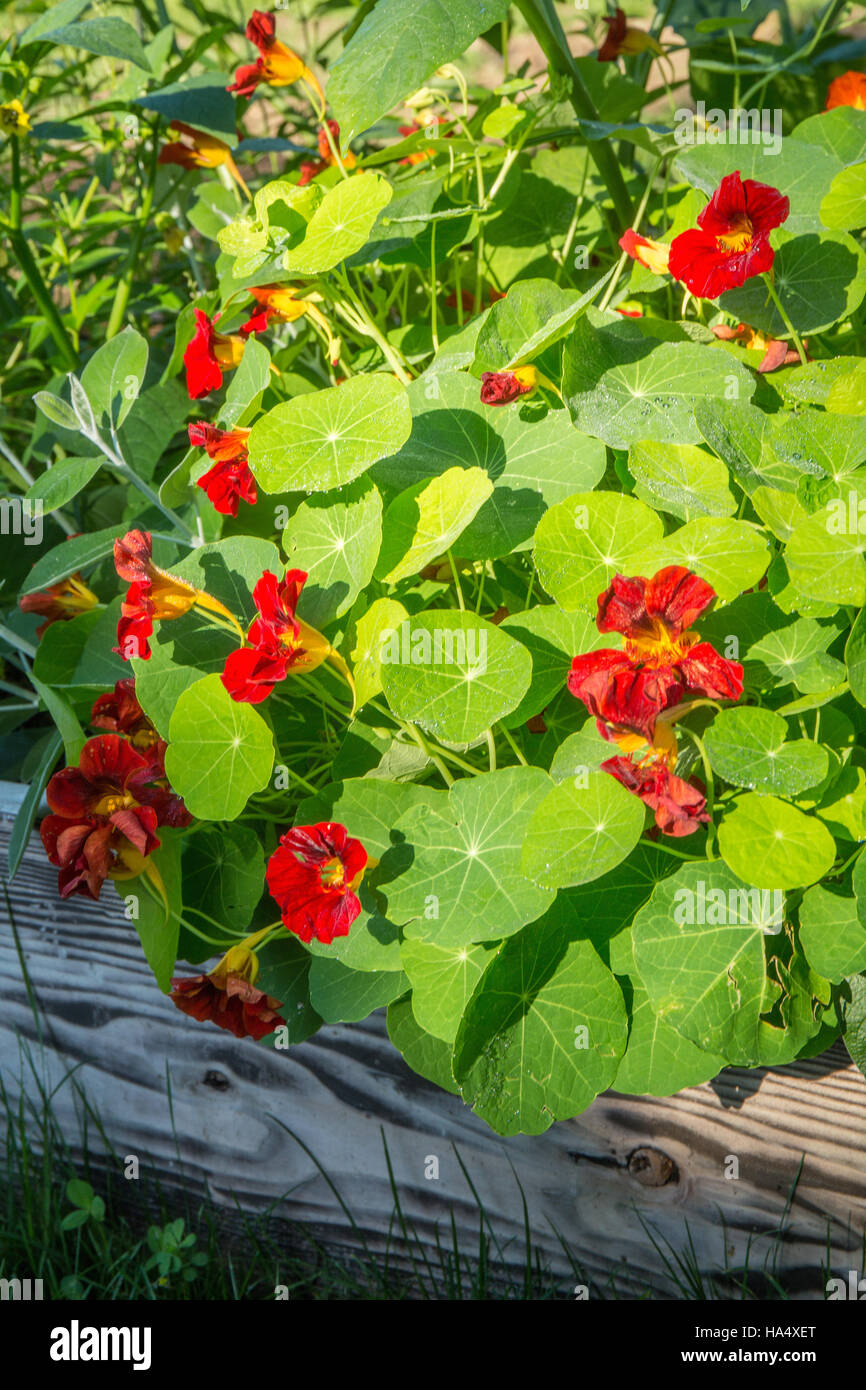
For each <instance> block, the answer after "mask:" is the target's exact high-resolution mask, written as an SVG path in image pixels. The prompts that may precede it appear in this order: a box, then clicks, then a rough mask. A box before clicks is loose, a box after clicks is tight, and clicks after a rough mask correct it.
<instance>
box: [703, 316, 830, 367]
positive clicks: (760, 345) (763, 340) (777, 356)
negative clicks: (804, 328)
mask: <svg viewBox="0 0 866 1390" xmlns="http://www.w3.org/2000/svg"><path fill="white" fill-rule="evenodd" d="M713 332H714V333H715V335H716V337H717V338H719V339H721V341H722V342H723V343H730V342H736V343H741V344H742V346H743V347H744V348H748V349H750V350H751V351H753V352H763V354H764V355H763V357H762V358H761V361H760V362H759V363H758V366H757V368H756V370H757V371H759V372H775V371H777V370H778V368H779V367H788V366H790V364H791V363H792V362H799V360H800V354H799V353H798V352H797V350H796V348H791V347H788V344H787V343H786V342H783V341H782V340H781V339H780V338H771V337H770V336H769V334H768V333H760V332H759V331H758V329H757V328H750V327H749V325H748V324H747V323H738V324H737V326H736V328H731V326H730V325H729V324H726V323H717V324H716V326H715V328H714V329H713ZM808 346H809V340H808V338H804V339H803V351H804V352H805V350H806V348H807V347H808Z"/></svg>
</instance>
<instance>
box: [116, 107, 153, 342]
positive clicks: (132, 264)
mask: <svg viewBox="0 0 866 1390" xmlns="http://www.w3.org/2000/svg"><path fill="white" fill-rule="evenodd" d="M158 127H159V121H157V122H156V124H155V125H154V126H152V127H151V132H152V135H153V150H152V151H151V156H150V169H149V171H148V179H147V187H146V188H145V190H144V197H143V198H142V200H141V214H140V216H139V219H138V226H137V227H136V229H135V235H134V236H133V238H132V244H131V246H130V248H129V255H128V256H127V258H126V265H125V267H124V269H123V272H122V274H121V277H120V279H119V281H118V283H117V289H116V290H115V293H114V301H113V303H112V305H111V313H110V314H109V316H108V326H107V327H106V330H105V336H106V339H108V338H113V337H114V336H115V335H116V334H117V333H119V332H120V329H121V327H122V324H123V320H124V316H125V314H126V306H127V305H128V303H129V296H130V294H131V293H132V283H133V280H134V278H135V272H136V268H137V266H138V257H139V253H140V251H141V243H142V241H143V240H144V234H145V232H146V230H147V227H148V223H149V222H150V212H151V208H152V207H153V194H154V189H155V188H156V173H157V165H158V161H159V139H158V137H157V130H158Z"/></svg>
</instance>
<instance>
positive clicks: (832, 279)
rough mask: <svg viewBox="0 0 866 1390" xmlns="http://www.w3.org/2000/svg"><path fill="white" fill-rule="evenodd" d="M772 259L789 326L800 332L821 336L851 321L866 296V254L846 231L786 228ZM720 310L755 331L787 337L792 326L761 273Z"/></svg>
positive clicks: (732, 292) (730, 292)
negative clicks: (793, 233) (793, 231)
mask: <svg viewBox="0 0 866 1390" xmlns="http://www.w3.org/2000/svg"><path fill="white" fill-rule="evenodd" d="M775 236H776V238H777V239H778V242H779V248H778V250H777V251H776V255H775V259H774V261H773V285H774V288H775V290H776V293H777V295H778V297H779V299H780V300H781V303H782V306H783V308H784V310H785V312H786V314H787V316H788V318H789V319H790V321H791V323H792V324H793V325H794V327H795V328H796V329H797V331H798V332H800V333H820V332H822V331H823V330H824V329H825V328H829V327H830V326H831V324H834V323H837V322H838V320H839V319H843V318H847V317H848V315H849V314H852V313H853V312H854V310H855V309H856V308H857V307H858V305H859V304H860V303H861V302H862V300H863V296H864V294H866V256H864V254H863V252H862V251H861V249H860V247H859V246H858V244H857V242H856V241H855V240H854V238H853V237H851V236H848V234H847V233H846V232H821V233H820V234H818V233H817V232H809V233H807V234H806V235H804V236H791V235H790V234H789V233H787V232H786V231H784V230H782V231H779V232H777V233H776V234H775ZM719 304H720V306H721V308H723V309H724V310H725V311H726V312H727V313H729V314H733V315H734V316H735V317H736V318H740V319H742V320H743V321H744V322H745V323H748V324H751V326H752V327H753V328H757V329H760V330H761V331H762V332H764V333H770V334H772V336H773V337H776V338H784V336H785V334H786V333H788V331H789V330H788V328H787V326H786V324H785V321H784V319H783V318H782V316H781V314H780V313H779V311H778V309H777V308H776V306H775V305H774V304H773V303H772V301H771V300H770V298H769V296H768V294H767V286H766V285H765V284H764V282H763V280H762V279H761V277H760V276H759V275H755V276H753V277H752V279H751V280H747V281H746V283H745V284H744V285H743V286H742V287H741V288H740V289H738V290H728V292H727V294H723V295H722V297H721V299H720V300H719Z"/></svg>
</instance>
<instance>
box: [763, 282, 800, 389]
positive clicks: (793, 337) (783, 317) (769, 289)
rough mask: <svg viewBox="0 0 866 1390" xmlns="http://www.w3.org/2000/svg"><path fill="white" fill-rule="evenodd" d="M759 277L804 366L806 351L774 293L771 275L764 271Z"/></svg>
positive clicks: (774, 288)
mask: <svg viewBox="0 0 866 1390" xmlns="http://www.w3.org/2000/svg"><path fill="white" fill-rule="evenodd" d="M761 279H762V280H763V282H764V284H765V285H766V286H767V293H768V294H769V296H770V298H771V300H772V301H773V303H774V305H775V306H776V309H777V310H778V313H779V318H780V319H781V320H782V322H783V323H784V325H785V327H786V328H787V330H788V332H789V334H790V335H791V340H792V342H793V344H794V347H795V348H796V349H797V352H798V353H799V356H800V361H801V362H802V364H803V366H804V367H805V365H806V353H805V351H804V349H803V344H802V343H801V342H800V338H799V335H798V333H797V330H796V328H795V327H794V325H793V324H792V322H791V320H790V319H789V318H788V315H787V313H786V311H785V309H784V308H783V306H782V301H781V299H780V298H779V296H778V295H777V294H776V287H775V285H774V284H773V280H772V276H771V275H770V274H768V273H767V272H765V273H764V274H763V275H762V276H761Z"/></svg>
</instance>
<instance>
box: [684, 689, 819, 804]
mask: <svg viewBox="0 0 866 1390" xmlns="http://www.w3.org/2000/svg"><path fill="white" fill-rule="evenodd" d="M787 737H788V726H787V724H786V723H785V720H784V719H783V718H782V716H781V715H780V714H773V712H772V711H771V710H768V709H757V708H755V707H744V708H742V709H724V710H722V711H721V713H720V714H717V715H716V717H715V719H714V720H713V723H712V724H711V726H710V728H709V729H708V730H707V732H706V735H705V739H704V742H705V744H706V749H707V752H708V754H709V757H710V763H711V764H712V768H713V771H714V772H717V773H718V774H719V776H720V777H724V778H725V780H726V781H728V782H733V783H734V785H735V786H738V787H750V788H752V789H754V790H755V791H758V792H775V793H777V794H778V795H779V796H798V795H800V794H801V793H802V792H805V791H807V790H808V788H810V787H815V786H817V785H818V783H819V782H821V781H823V779H824V778H825V777H826V775H827V770H828V767H829V759H828V757H827V750H826V748H823V747H822V746H821V744H820V743H812V742H811V740H810V739H806V738H799V739H794V740H792V741H790V742H787V743H786V741H785V740H786V738H787Z"/></svg>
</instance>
